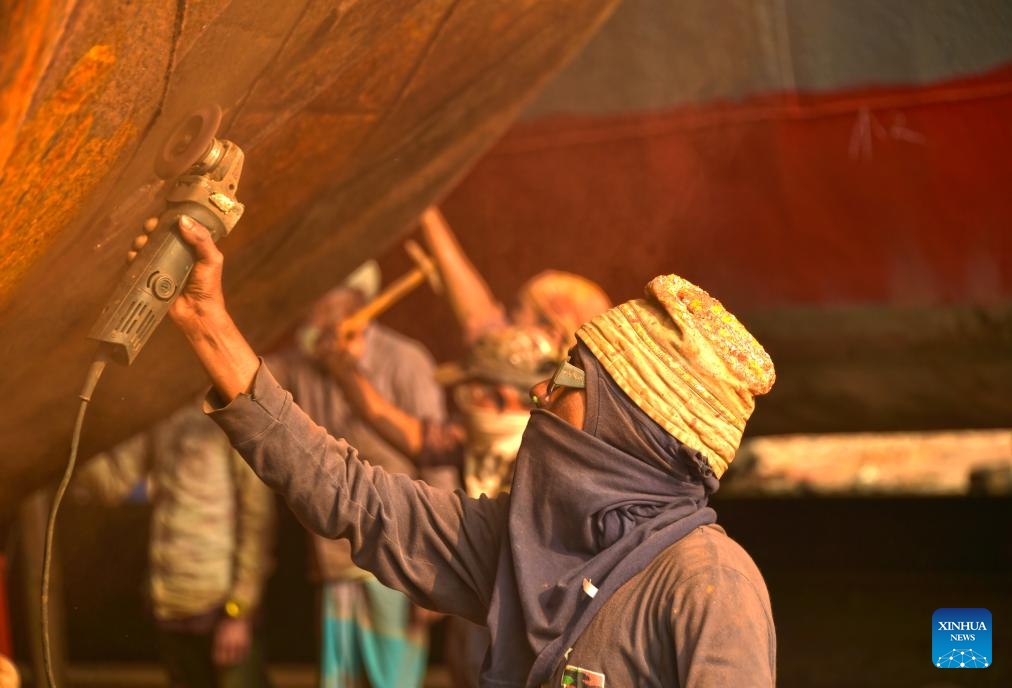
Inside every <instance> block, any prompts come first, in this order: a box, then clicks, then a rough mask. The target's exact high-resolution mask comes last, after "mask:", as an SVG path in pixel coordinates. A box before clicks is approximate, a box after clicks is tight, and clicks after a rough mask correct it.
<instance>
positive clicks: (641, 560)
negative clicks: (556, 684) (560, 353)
mask: <svg viewBox="0 0 1012 688" xmlns="http://www.w3.org/2000/svg"><path fill="white" fill-rule="evenodd" d="M577 353H578V355H579V358H580V361H581V363H582V365H583V368H584V370H586V373H587V415H586V420H585V422H584V430H582V431H581V430H578V429H577V428H574V427H573V426H571V425H569V424H568V423H566V422H565V421H563V420H561V419H559V418H558V417H556V416H555V415H553V414H551V413H549V412H547V411H542V410H535V411H534V412H533V413H532V414H531V420H530V422H529V423H528V425H527V430H526V431H525V433H524V439H523V443H522V444H521V445H520V452H519V454H518V456H517V462H516V472H515V474H514V478H513V490H512V495H511V497H510V511H509V526H508V537H506V538H504V541H503V549H502V551H501V552H500V557H499V567H498V571H497V576H496V583H495V587H494V589H493V592H492V601H491V606H490V609H489V616H488V622H489V630H490V632H491V635H492V646H491V649H490V652H489V655H488V656H487V657H486V658H485V666H484V668H483V670H482V674H481V685H482V686H490V687H491V686H495V687H500V686H532V687H533V686H538V685H540V684H542V683H543V682H544V681H546V680H548V679H549V678H550V677H551V675H552V672H553V671H554V670H555V669H556V667H557V666H558V664H559V662H561V661H562V659H563V657H564V654H565V652H566V650H567V649H568V648H570V647H571V646H572V644H573V642H575V640H576V638H578V637H579V635H580V634H581V633H582V632H583V630H584V629H585V628H586V627H587V625H588V624H589V623H590V621H591V619H593V617H594V614H596V613H597V611H598V610H599V609H600V608H601V607H602V606H603V605H604V603H605V602H606V601H607V600H608V598H609V597H610V596H611V594H612V593H613V592H615V591H616V590H617V589H618V588H619V587H621V586H622V584H623V583H625V582H626V581H628V580H629V579H630V578H632V577H633V576H634V575H636V574H637V573H638V572H640V571H642V570H643V569H644V568H645V567H646V566H647V564H649V563H650V562H651V561H652V560H653V559H654V558H655V557H656V556H657V555H658V554H660V553H661V552H662V551H664V550H665V549H667V548H668V547H669V546H671V545H672V544H674V543H675V542H677V541H678V540H680V539H681V538H682V537H684V536H685V535H687V534H688V533H690V532H691V531H692V530H693V529H695V528H697V527H699V526H701V525H704V524H707V523H713V522H715V521H716V513H714V511H713V510H712V509H710V508H708V507H707V506H706V502H707V499H708V497H709V496H710V495H711V494H712V493H713V492H714V491H716V489H717V486H718V482H717V479H716V478H715V477H714V475H713V472H712V471H711V470H710V468H709V466H708V465H707V464H706V462H705V460H704V459H703V457H702V455H701V454H700V453H699V452H698V451H695V450H693V449H690V448H688V447H686V446H685V445H684V444H682V443H681V442H679V441H678V440H676V439H675V438H674V437H672V436H671V435H669V434H668V433H667V432H665V431H664V430H663V429H662V428H661V427H660V426H658V425H657V424H656V423H655V422H654V421H653V420H651V419H650V418H649V417H648V416H647V415H646V414H645V413H643V412H642V411H641V410H640V409H639V408H638V407H637V406H636V405H635V404H634V403H633V402H632V401H631V400H630V399H629V398H628V397H627V396H626V395H625V393H624V392H623V391H622V390H621V389H620V388H619V387H618V385H616V384H615V382H614V381H613V380H612V379H611V377H610V376H609V375H608V373H607V372H606V371H605V370H604V369H603V368H602V367H601V365H600V364H599V363H598V362H597V360H596V359H595V358H594V356H593V355H592V354H591V353H590V351H589V350H588V349H587V348H586V347H585V346H584V345H583V344H582V343H581V344H579V346H578V349H577ZM557 393H558V392H557ZM584 580H587V581H589V582H590V583H591V584H592V585H593V586H596V588H597V589H598V590H597V593H596V595H595V596H593V597H591V596H590V595H589V594H588V593H587V592H586V591H585V585H584Z"/></svg>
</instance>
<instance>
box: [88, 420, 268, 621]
mask: <svg viewBox="0 0 1012 688" xmlns="http://www.w3.org/2000/svg"><path fill="white" fill-rule="evenodd" d="M143 479H147V481H148V489H149V492H150V496H151V503H152V514H151V540H150V544H149V549H148V556H149V562H150V580H149V584H150V593H151V601H152V607H153V611H154V615H155V618H156V619H159V620H166V621H167V620H179V619H186V618H189V617H194V616H198V615H202V614H206V613H208V612H209V611H213V610H215V609H216V608H220V607H221V606H222V605H223V604H224V603H225V601H227V600H229V599H232V600H234V601H236V602H238V603H239V606H240V608H241V609H242V610H243V613H249V612H252V611H253V610H254V609H255V608H256V607H257V606H258V605H259V603H260V598H261V594H262V593H263V587H264V582H265V581H266V579H267V577H268V576H269V575H270V573H271V571H272V570H273V565H274V562H273V556H272V549H273V543H274V530H275V523H274V521H275V514H274V496H273V494H272V493H271V491H270V489H269V488H267V486H266V485H264V484H263V483H262V482H261V481H260V480H259V479H258V478H257V477H256V475H255V474H254V473H253V472H252V471H251V470H250V469H249V466H247V465H246V463H245V462H244V461H243V460H242V458H241V457H240V456H239V455H238V454H237V453H236V452H235V450H233V449H232V447H231V446H230V445H229V442H228V438H226V437H225V435H224V434H223V433H222V432H221V430H219V429H218V428H217V426H216V425H215V424H214V423H213V422H211V421H210V420H208V418H207V417H206V416H205V415H204V414H203V413H202V412H201V410H200V408H199V406H197V405H190V406H188V407H185V408H184V409H182V410H180V411H178V412H176V413H175V414H173V415H172V416H171V417H169V418H168V419H167V420H165V421H163V422H161V423H159V424H158V425H157V426H155V427H154V428H153V429H152V430H151V431H150V432H147V433H143V434H140V435H136V436H135V437H133V438H131V439H129V440H127V441H125V442H123V443H122V444H120V445H119V446H117V447H116V448H115V449H113V450H111V451H110V452H108V453H106V454H102V455H99V456H97V457H95V458H94V459H93V460H92V461H90V462H89V463H88V464H86V465H85V466H84V467H83V469H82V470H81V471H80V473H79V474H78V477H77V479H76V485H75V492H78V493H80V492H82V491H83V492H87V493H88V494H90V495H92V496H94V497H95V498H97V499H98V500H100V501H102V502H104V503H110V504H111V503H118V502H120V501H122V500H123V498H125V497H126V496H127V495H128V494H129V493H130V491H131V490H132V489H133V488H134V487H135V486H136V485H137V483H138V482H139V481H140V480H143Z"/></svg>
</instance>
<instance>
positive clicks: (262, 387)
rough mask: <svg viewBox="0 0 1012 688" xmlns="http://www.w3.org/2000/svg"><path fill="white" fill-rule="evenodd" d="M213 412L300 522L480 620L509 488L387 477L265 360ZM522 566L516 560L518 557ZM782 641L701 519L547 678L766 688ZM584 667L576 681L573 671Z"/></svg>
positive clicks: (763, 599) (382, 572) (396, 579)
mask: <svg viewBox="0 0 1012 688" xmlns="http://www.w3.org/2000/svg"><path fill="white" fill-rule="evenodd" d="M211 416H212V417H213V418H214V420H215V421H216V422H217V423H218V424H219V425H220V426H221V427H222V429H223V430H224V431H225V432H226V433H227V434H228V436H229V438H230V439H231V441H232V443H233V445H234V446H235V448H236V449H238V450H239V452H240V454H242V455H243V457H244V458H245V459H246V460H247V461H248V462H249V463H250V465H251V466H252V467H253V469H254V470H255V471H256V472H257V474H258V475H259V476H260V477H261V478H262V479H263V480H264V482H266V483H267V484H268V485H270V486H271V487H272V488H273V489H275V490H276V491H278V492H279V493H281V494H282V496H284V498H285V500H286V501H287V502H288V504H289V506H290V507H291V508H292V510H293V511H294V513H295V514H296V515H297V516H298V517H299V519H300V520H302V522H303V524H304V525H305V526H306V527H308V528H310V529H311V530H314V531H316V532H318V533H320V534H321V535H324V536H326V537H332V538H339V537H346V538H348V539H349V541H350V542H351V547H352V556H353V558H354V560H355V562H356V563H357V564H358V565H359V566H361V567H362V568H364V569H367V570H369V571H372V572H373V573H374V574H375V575H376V577H377V578H378V579H379V580H380V581H382V582H383V583H385V584H386V585H388V586H390V587H393V588H396V589H399V590H402V591H404V592H405V593H406V594H407V595H408V596H409V597H411V598H412V599H414V600H415V601H416V602H417V603H419V604H421V605H423V606H425V607H429V608H431V609H435V610H439V611H442V612H447V613H450V614H456V615H458V616H462V617H464V618H467V619H470V620H471V621H474V622H476V623H480V624H483V623H484V621H485V617H486V615H487V612H488V605H489V600H490V598H491V594H492V587H493V583H494V580H495V573H496V566H497V558H498V554H499V545H500V540H501V538H502V537H503V534H504V533H505V529H506V522H507V521H506V517H507V513H508V508H509V495H506V494H503V495H500V496H498V497H497V498H495V499H489V498H487V497H482V498H480V499H470V498H468V497H466V496H465V495H464V493H463V492H460V491H457V492H448V491H445V490H439V489H436V488H432V487H430V486H428V485H426V484H425V483H423V482H420V481H415V480H412V479H410V478H409V477H407V476H404V475H397V474H390V473H387V472H385V471H383V470H382V469H380V468H376V467H374V466H372V465H371V464H369V462H368V460H367V458H368V457H362V458H360V457H359V456H358V452H357V451H356V450H355V449H354V448H353V447H351V446H350V445H349V444H348V443H347V442H345V441H344V440H339V439H335V438H334V437H331V436H330V435H328V434H327V432H326V431H325V430H323V429H322V428H320V427H319V426H317V425H316V424H315V423H313V422H312V421H311V420H310V419H309V418H308V417H307V416H306V415H305V414H304V413H303V412H302V411H301V410H300V409H299V408H298V407H297V406H296V405H295V404H294V403H293V402H292V398H291V395H289V394H288V393H287V392H285V391H284V390H283V389H281V387H280V386H279V385H278V384H277V382H275V380H274V378H273V377H272V376H271V374H270V372H269V371H268V370H267V369H266V366H264V365H261V367H260V370H259V371H258V373H257V376H256V378H255V380H254V382H253V388H252V394H249V395H246V394H243V395H240V396H239V397H237V398H236V399H235V400H234V401H233V402H232V403H230V404H229V405H228V406H226V407H224V408H221V409H218V410H214V411H212V412H211ZM521 565H522V563H521ZM775 655H776V639H775V635H774V630H773V621H772V616H771V612H770V602H769V596H768V594H767V592H766V586H765V584H764V582H763V579H762V576H761V575H760V573H759V571H758V569H757V568H756V566H755V564H754V563H753V562H752V560H751V558H749V556H748V554H746V553H745V551H744V550H743V549H742V548H741V547H740V546H739V545H738V544H737V543H735V542H734V541H733V540H731V539H730V538H729V537H727V535H726V534H725V533H724V530H723V529H722V528H720V527H719V526H704V527H702V528H699V529H697V530H695V531H693V532H692V533H690V534H689V535H687V536H686V537H684V538H683V539H682V540H680V541H679V542H677V543H675V544H674V545H672V546H671V547H669V548H668V549H667V550H665V552H664V553H663V554H661V555H660V556H659V557H657V559H655V560H654V561H653V562H651V564H650V565H649V566H648V567H647V568H646V569H644V570H643V571H642V572H640V573H639V574H638V575H637V576H635V577H633V578H632V579H631V580H629V581H628V582H627V583H626V584H625V585H624V586H622V587H621V588H620V589H619V590H618V591H616V592H615V593H614V594H613V595H612V597H611V598H610V599H609V600H608V601H607V603H606V604H605V605H604V606H603V608H602V609H601V611H600V612H599V613H598V614H597V616H596V617H595V618H594V619H593V621H592V622H591V624H590V626H589V627H588V628H587V630H586V631H585V632H584V633H583V634H582V635H581V636H580V638H579V639H578V640H577V642H576V643H575V645H574V646H573V648H571V649H570V651H569V652H568V653H567V656H565V657H560V658H559V661H560V665H559V668H558V670H557V671H556V673H555V675H554V676H553V678H552V680H551V681H550V682H549V684H548V685H551V686H560V685H563V680H564V676H565V675H566V674H567V673H568V674H569V675H570V676H572V677H574V678H575V679H576V680H577V681H583V682H582V683H580V682H577V683H573V684H567V685H577V686H578V685H602V684H600V683H599V682H597V681H598V679H597V678H596V675H598V674H600V675H603V676H604V680H605V683H604V684H603V685H607V686H658V687H660V686H665V687H677V686H687V687H688V686H691V687H694V688H699V687H704V688H709V687H713V688H717V687H721V688H723V687H725V686H735V687H736V688H748V687H751V686H755V687H764V688H765V687H768V686H772V685H774V683H775ZM580 676H582V678H579V677H580Z"/></svg>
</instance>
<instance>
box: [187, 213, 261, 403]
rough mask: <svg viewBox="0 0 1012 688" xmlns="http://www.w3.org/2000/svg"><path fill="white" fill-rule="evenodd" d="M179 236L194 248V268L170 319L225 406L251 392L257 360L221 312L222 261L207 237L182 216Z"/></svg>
mask: <svg viewBox="0 0 1012 688" xmlns="http://www.w3.org/2000/svg"><path fill="white" fill-rule="evenodd" d="M179 233H180V235H181V236H182V238H183V240H184V241H185V242H186V243H188V244H190V245H191V246H192V247H193V249H194V252H195V253H196V257H197V262H196V263H195V264H194V266H193V272H192V273H190V279H189V281H188V282H187V283H186V287H185V289H184V290H183V292H182V293H181V294H180V295H179V298H177V299H176V300H175V302H174V303H173V304H172V307H171V308H170V309H169V317H171V318H172V320H173V322H175V324H176V326H177V327H178V328H179V329H180V331H182V333H183V334H184V335H185V336H186V338H187V340H189V342H190V345H191V346H192V347H193V351H194V353H196V354H197V358H198V359H199V360H200V363H201V365H203V366H204V370H206V371H207V374H208V376H210V378H211V383H212V384H213V385H214V388H215V390H217V392H218V394H219V395H220V396H221V398H222V400H223V401H225V402H229V401H232V400H233V399H235V398H236V397H237V396H238V395H239V394H241V393H243V392H245V391H246V390H248V389H249V388H250V384H251V383H252V382H253V377H254V375H256V372H257V369H258V368H259V367H260V359H259V358H257V355H256V354H255V353H254V352H253V349H252V347H250V345H249V342H247V341H246V338H245V337H243V336H242V334H241V333H240V332H239V328H238V327H236V325H235V322H233V321H232V317H231V316H230V315H229V314H228V311H227V310H226V309H225V298H224V295H223V294H222V290H221V268H222V263H223V258H222V255H221V251H219V250H218V247H217V246H216V245H215V243H214V240H213V239H212V238H211V234H210V232H208V231H207V228H206V227H204V226H203V225H201V224H200V223H198V222H196V221H194V220H192V219H191V218H189V217H186V216H183V217H181V218H180V219H179Z"/></svg>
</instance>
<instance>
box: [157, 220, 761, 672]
mask: <svg viewBox="0 0 1012 688" xmlns="http://www.w3.org/2000/svg"><path fill="white" fill-rule="evenodd" d="M179 232H180V235H181V237H182V238H183V240H184V241H185V242H186V243H188V244H189V245H190V246H192V248H193V251H194V253H195V255H196V264H195V265H194V269H193V272H192V275H191V277H190V280H189V282H188V283H187V284H186V286H185V288H184V289H183V291H182V293H181V294H180V296H179V298H178V299H176V300H175V302H174V303H173V305H172V307H171V309H170V311H169V315H170V317H171V318H172V320H173V321H174V322H175V324H176V326H177V327H178V328H179V329H180V330H181V331H182V332H183V334H184V335H185V336H186V338H187V340H188V341H189V343H190V345H191V346H192V347H193V350H194V351H195V352H196V354H197V356H198V358H199V359H200V361H201V363H202V364H203V366H204V368H205V369H206V371H207V373H208V375H209V376H210V379H211V382H212V384H213V388H212V390H211V392H210V393H209V394H208V397H207V400H206V410H207V411H208V413H209V414H210V416H211V418H212V419H213V420H215V421H216V422H217V423H218V424H219V426H221V428H222V429H223V430H224V431H225V433H226V434H227V435H228V436H229V439H230V440H231V442H232V443H233V445H234V446H235V447H236V449H238V451H239V452H240V454H242V455H243V457H244V458H245V459H246V460H247V461H248V462H249V464H250V465H251V466H252V467H253V469H254V471H256V472H257V474H258V475H259V476H260V477H261V478H262V479H263V480H264V482H266V483H267V484H268V485H270V486H271V487H272V488H273V489H274V490H276V491H277V492H279V493H280V494H281V495H282V496H283V497H284V498H285V499H286V501H287V502H288V504H289V506H290V507H291V508H292V509H293V511H295V513H296V514H297V515H298V517H299V519H300V520H301V521H302V522H303V523H304V524H306V525H307V526H309V527H310V528H312V529H313V530H315V531H317V532H318V533H320V534H321V535H324V536H326V537H333V538H347V539H348V540H349V542H350V544H351V547H352V554H353V558H354V560H355V561H356V563H357V564H358V565H359V566H361V567H362V568H364V569H367V570H369V571H372V572H373V573H374V574H375V575H376V576H377V578H378V579H379V580H381V581H382V582H383V583H385V584H386V585H389V586H391V587H393V588H396V589H400V590H402V591H404V592H405V593H406V594H407V595H408V596H409V597H411V598H412V599H413V600H415V601H416V602H417V603H418V604H421V605H422V606H425V607H428V608H430V609H434V610H438V611H442V612H446V613H450V614H456V615H459V616H463V617H465V618H467V619H469V620H471V621H474V622H475V623H480V624H487V626H488V627H489V630H490V634H491V645H490V648H489V651H488V655H487V656H486V660H485V664H484V668H483V671H482V676H481V679H480V685H483V686H538V685H541V684H543V683H547V684H548V685H605V681H606V680H607V682H608V684H609V685H655V686H684V685H693V686H726V685H735V686H772V685H774V683H775V666H776V660H775V654H776V639H775V632H774V627H773V623H772V615H771V611H770V602H769V596H768V593H767V591H766V586H765V583H764V581H763V579H762V575H761V574H760V573H759V571H758V569H757V568H756V566H755V564H754V563H753V562H752V560H751V558H750V557H749V556H748V554H747V553H746V552H745V551H744V550H743V549H742V548H741V547H740V546H739V545H738V544H737V543H735V542H734V541H733V540H731V539H730V538H729V537H728V536H727V535H726V533H725V532H724V530H723V529H722V528H720V527H719V526H717V525H716V524H715V520H716V515H715V513H714V512H713V510H712V509H711V508H710V507H708V506H706V503H707V499H708V497H709V495H710V494H712V493H713V492H714V491H715V490H716V489H717V487H718V485H719V482H718V479H719V477H720V476H721V475H722V474H723V473H724V471H725V469H726V468H727V465H728V463H729V462H730V461H731V460H732V459H733V457H734V451H735V449H736V448H737V445H738V443H739V441H740V439H741V436H742V432H743V431H744V426H745V422H746V420H747V419H748V417H749V415H750V414H751V412H752V410H753V408H754V397H755V396H756V395H759V394H763V393H765V392H767V391H768V390H769V389H770V387H771V386H772V384H773V380H774V377H775V375H774V371H773V364H772V362H771V361H770V359H769V357H768V355H767V354H766V352H765V351H764V350H763V348H762V347H761V346H760V345H759V343H758V342H756V341H755V339H754V338H753V337H752V336H751V335H750V334H749V333H748V332H747V331H746V330H745V328H744V327H743V326H742V325H741V324H740V323H739V322H738V320H737V319H736V318H735V317H734V316H733V315H732V314H730V313H728V312H727V311H726V310H725V309H724V308H723V307H722V306H721V304H720V303H719V302H718V301H717V300H716V299H713V298H712V297H710V296H709V295H708V294H707V293H706V292H705V291H703V290H702V289H700V288H698V287H696V286H695V285H693V284H691V283H689V282H688V281H686V280H684V279H682V278H680V277H678V276H675V275H665V276H661V277H657V278H655V279H653V280H651V281H650V283H649V284H648V285H647V287H646V294H645V298H642V299H636V300H633V301H629V302H626V303H624V304H621V305H619V306H617V307H615V308H612V309H610V310H608V311H606V312H605V313H603V314H602V315H600V316H598V317H596V318H594V319H592V320H591V321H590V322H588V323H586V324H585V325H583V326H582V327H581V328H580V329H579V330H578V332H577V333H576V336H577V344H576V346H574V347H573V348H572V349H571V350H570V356H569V360H568V361H565V362H563V363H562V364H561V365H560V366H559V368H558V369H557V370H556V372H555V373H554V374H553V375H551V376H550V377H549V378H548V379H546V380H543V381H542V382H540V383H538V384H537V385H535V386H534V387H533V388H532V389H531V394H532V396H533V398H534V399H535V401H536V409H535V410H534V411H533V412H532V414H531V420H530V423H529V424H528V428H527V431H526V432H525V434H524V438H523V442H522V443H521V446H520V451H519V455H518V457H517V462H516V469H515V475H514V481H513V490H512V492H511V493H510V494H500V495H498V496H497V497H496V498H495V499H489V498H487V497H481V498H478V499H472V498H468V497H466V496H465V495H464V494H463V493H462V492H447V491H443V490H438V489H435V488H431V487H428V486H426V485H424V484H422V483H418V482H414V481H412V480H410V479H408V478H406V477H404V476H400V475H393V474H388V473H385V472H384V471H383V470H381V469H379V468H375V467H373V466H371V465H370V464H369V463H368V462H367V461H363V460H362V459H368V457H361V458H360V457H359V456H358V452H357V451H356V450H355V448H353V447H351V446H350V445H349V444H348V443H347V442H345V441H343V440H339V439H335V438H334V437H332V436H330V435H328V434H327V433H326V431H324V430H323V429H321V428H320V427H318V426H317V425H315V424H314V423H313V422H312V421H311V420H309V418H308V417H307V416H306V415H305V414H304V413H303V412H302V411H301V409H299V407H298V406H297V405H295V404H294V403H293V402H292V399H291V396H290V395H289V394H288V393H286V392H285V390H283V389H282V388H281V387H280V386H279V385H278V384H277V383H276V382H275V380H274V378H273V376H272V375H271V372H270V370H269V369H268V368H267V366H266V365H265V364H263V363H262V362H261V360H260V359H259V358H258V357H257V355H256V354H255V353H254V351H253V349H252V348H251V347H250V345H249V344H248V343H247V341H246V340H245V339H244V337H243V336H242V334H241V333H240V332H239V330H238V328H237V327H236V325H235V323H234V322H233V321H232V319H231V317H230V316H229V313H228V310H227V309H226V306H225V301H224V297H223V295H222V289H221V273H222V266H223V258H222V254H221V252H220V251H219V250H218V248H217V246H216V245H215V243H214V241H213V239H212V237H211V235H210V234H209V233H208V231H207V230H206V229H205V228H204V227H203V226H201V225H200V224H198V223H197V222H195V221H194V220H192V219H191V218H189V217H185V216H184V217H182V218H180V221H179Z"/></svg>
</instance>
